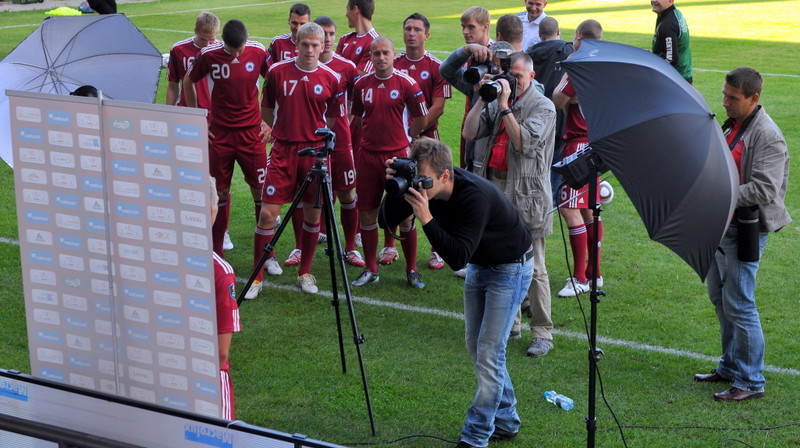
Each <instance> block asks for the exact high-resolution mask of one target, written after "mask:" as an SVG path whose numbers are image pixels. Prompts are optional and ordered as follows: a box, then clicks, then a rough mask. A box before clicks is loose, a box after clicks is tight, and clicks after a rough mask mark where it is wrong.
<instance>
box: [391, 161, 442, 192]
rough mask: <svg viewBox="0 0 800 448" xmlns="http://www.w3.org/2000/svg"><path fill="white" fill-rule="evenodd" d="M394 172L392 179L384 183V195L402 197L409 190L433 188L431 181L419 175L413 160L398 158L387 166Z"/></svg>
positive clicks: (415, 162) (417, 166)
mask: <svg viewBox="0 0 800 448" xmlns="http://www.w3.org/2000/svg"><path fill="white" fill-rule="evenodd" d="M389 168H391V169H393V170H395V173H394V177H393V178H391V179H389V180H387V181H386V194H388V195H389V196H394V197H399V196H402V195H404V194H405V193H406V192H407V191H408V189H409V188H414V189H415V190H419V188H420V184H421V187H422V188H423V189H425V190H427V189H429V188H431V187H433V179H432V178H430V177H426V176H420V175H419V165H418V164H417V161H416V160H414V159H409V158H407V157H399V158H398V159H397V160H395V161H394V162H392V163H391V164H390V165H389Z"/></svg>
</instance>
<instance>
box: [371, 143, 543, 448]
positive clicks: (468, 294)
mask: <svg viewBox="0 0 800 448" xmlns="http://www.w3.org/2000/svg"><path fill="white" fill-rule="evenodd" d="M551 131H552V130H551ZM551 149H552V146H551ZM410 156H411V160H408V159H397V158H392V159H389V160H387V161H386V165H387V169H386V173H387V176H386V177H387V178H388V179H389V180H390V181H391V180H393V179H395V178H397V179H400V178H402V181H401V182H400V183H401V184H404V185H409V186H410V187H409V188H401V189H400V190H401V192H402V194H394V195H392V194H387V195H386V196H385V197H384V200H383V203H382V204H381V211H380V213H379V221H380V225H381V227H383V228H386V227H387V226H388V227H390V228H391V227H392V226H395V225H397V224H398V223H400V222H401V221H402V220H404V219H406V218H408V217H409V216H411V215H413V216H414V217H416V218H417V219H418V220H419V222H420V224H421V225H422V229H423V231H424V232H425V235H426V236H427V237H428V240H429V241H430V242H431V244H432V245H433V246H434V247H436V249H437V251H438V252H439V254H440V255H441V256H442V258H443V259H444V261H445V262H447V264H448V265H450V267H452V268H453V269H458V268H460V267H462V266H464V265H465V264H467V263H468V264H467V277H466V281H465V284H464V317H465V320H466V325H465V327H466V342H467V350H468V352H469V355H470V358H471V359H472V361H473V364H474V367H475V376H476V377H477V391H476V393H475V397H474V399H473V402H472V405H471V406H470V407H469V409H468V411H467V418H466V423H465V424H464V428H463V430H462V432H461V441H460V442H459V443H458V445H456V447H457V448H471V447H485V446H487V445H488V443H489V440H508V439H513V438H515V437H516V436H517V432H518V431H519V426H520V418H519V415H518V414H517V410H516V403H517V400H516V398H515V396H514V389H513V387H512V385H511V378H510V377H509V374H508V370H507V369H506V344H507V342H508V334H509V331H511V326H512V324H513V321H514V316H515V314H516V312H517V310H518V309H519V306H520V302H521V301H522V297H523V296H524V295H525V291H527V290H528V286H529V285H530V282H531V277H532V276H533V249H532V247H531V235H530V232H529V231H528V229H527V228H526V226H525V223H524V222H523V221H522V219H521V218H520V215H519V213H518V212H517V210H516V209H515V208H514V206H513V205H512V204H511V202H510V201H509V200H508V199H507V198H506V197H505V196H504V195H503V193H502V192H501V191H500V190H499V189H498V188H497V187H495V186H494V185H493V184H492V183H491V182H489V181H488V180H486V179H484V178H481V177H479V176H476V175H475V174H472V173H470V172H468V171H466V170H464V169H461V168H454V167H453V159H452V153H451V150H450V148H448V147H447V145H445V144H444V143H442V142H440V141H437V140H433V139H430V138H420V139H418V140H415V141H414V142H412V144H411V154H410ZM398 160H400V161H401V162H400V165H399V166H398V165H397V161H398ZM409 164H413V165H415V166H413V167H410V166H409ZM392 166H394V167H397V168H399V169H398V170H395V169H394V168H392ZM548 182H549V181H548ZM393 183H394V182H390V183H388V184H387V185H391V184H393Z"/></svg>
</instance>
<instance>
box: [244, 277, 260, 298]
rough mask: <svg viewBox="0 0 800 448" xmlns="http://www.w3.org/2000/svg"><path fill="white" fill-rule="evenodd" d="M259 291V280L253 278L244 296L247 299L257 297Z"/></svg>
mask: <svg viewBox="0 0 800 448" xmlns="http://www.w3.org/2000/svg"><path fill="white" fill-rule="evenodd" d="M260 292H261V282H260V281H258V280H253V283H252V284H251V285H250V289H248V290H247V294H245V295H244V298H245V299H247V300H253V299H255V298H256V297H258V294H259V293H260Z"/></svg>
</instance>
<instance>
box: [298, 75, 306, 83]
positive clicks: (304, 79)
mask: <svg viewBox="0 0 800 448" xmlns="http://www.w3.org/2000/svg"><path fill="white" fill-rule="evenodd" d="M300 81H305V82H308V76H306V75H303V77H302V78H300Z"/></svg>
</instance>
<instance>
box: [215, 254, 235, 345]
mask: <svg viewBox="0 0 800 448" xmlns="http://www.w3.org/2000/svg"><path fill="white" fill-rule="evenodd" d="M212 253H213V254H214V285H215V293H216V297H217V333H218V334H224V333H237V332H239V331H242V323H241V321H240V320H239V306H238V305H237V304H236V275H234V273H233V268H232V267H231V265H230V264H228V262H227V261H225V259H223V258H222V257H220V256H219V255H217V253H216V252H212Z"/></svg>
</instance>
